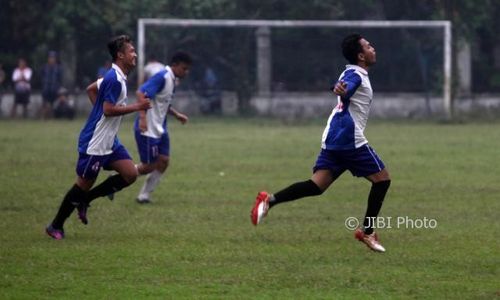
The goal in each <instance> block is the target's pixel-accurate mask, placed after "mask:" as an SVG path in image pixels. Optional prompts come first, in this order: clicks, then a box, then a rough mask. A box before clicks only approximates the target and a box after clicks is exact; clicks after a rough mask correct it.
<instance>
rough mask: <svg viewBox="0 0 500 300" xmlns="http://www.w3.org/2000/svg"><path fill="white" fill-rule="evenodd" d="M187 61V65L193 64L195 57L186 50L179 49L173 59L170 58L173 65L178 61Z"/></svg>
mask: <svg viewBox="0 0 500 300" xmlns="http://www.w3.org/2000/svg"><path fill="white" fill-rule="evenodd" d="M181 62H183V63H185V64H187V65H191V64H192V63H193V59H192V58H191V55H189V54H188V53H186V52H183V51H178V52H176V53H175V54H174V56H172V59H171V60H170V64H171V65H175V64H178V63H181Z"/></svg>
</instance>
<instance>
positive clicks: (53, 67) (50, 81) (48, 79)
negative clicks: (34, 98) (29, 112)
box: [39, 51, 63, 119]
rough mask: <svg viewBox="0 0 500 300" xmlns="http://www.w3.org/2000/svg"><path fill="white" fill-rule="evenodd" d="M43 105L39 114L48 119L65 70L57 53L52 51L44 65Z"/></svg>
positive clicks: (42, 73) (42, 75)
mask: <svg viewBox="0 0 500 300" xmlns="http://www.w3.org/2000/svg"><path fill="white" fill-rule="evenodd" d="M40 75H41V77H42V107H41V108H40V112H39V115H40V116H41V117H42V119H48V118H51V117H52V114H53V104H54V101H55V100H56V99H57V96H58V91H59V88H61V84H62V78H63V71H62V67H61V66H60V65H59V64H58V62H57V53H56V52H55V51H50V52H49V55H48V57H47V63H46V64H45V66H43V69H42V72H41V74H40Z"/></svg>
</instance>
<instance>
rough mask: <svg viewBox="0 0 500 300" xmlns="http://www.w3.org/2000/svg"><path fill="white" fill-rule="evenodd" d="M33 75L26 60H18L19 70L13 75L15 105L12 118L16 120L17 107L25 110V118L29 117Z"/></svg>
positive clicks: (16, 69)
mask: <svg viewBox="0 0 500 300" xmlns="http://www.w3.org/2000/svg"><path fill="white" fill-rule="evenodd" d="M32 74H33V72H32V70H31V68H30V67H28V64H27V62H26V60H25V59H24V58H20V59H19V60H18V64H17V68H15V69H14V72H13V73H12V82H13V83H14V104H13V105H12V110H11V112H10V116H11V117H12V118H15V117H16V115H17V106H18V105H21V107H22V108H23V113H22V115H23V118H26V117H28V109H27V108H28V104H29V102H30V95H31V83H30V82H31V75H32Z"/></svg>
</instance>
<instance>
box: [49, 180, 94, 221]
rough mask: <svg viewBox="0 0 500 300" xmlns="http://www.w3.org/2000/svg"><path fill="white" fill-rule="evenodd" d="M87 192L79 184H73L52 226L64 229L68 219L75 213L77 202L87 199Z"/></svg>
mask: <svg viewBox="0 0 500 300" xmlns="http://www.w3.org/2000/svg"><path fill="white" fill-rule="evenodd" d="M86 196H87V192H85V191H84V190H82V189H81V188H80V187H79V186H78V185H76V184H75V185H73V186H72V187H71V189H70V190H69V191H68V192H67V193H66V196H64V199H63V201H62V202H61V206H60V207H59V211H58V212H57V215H56V217H55V218H54V220H53V221H52V226H53V227H54V228H57V229H62V228H63V226H64V222H65V221H66V219H67V218H68V217H69V216H70V215H71V213H73V210H74V209H75V204H78V203H80V202H81V201H85V199H86Z"/></svg>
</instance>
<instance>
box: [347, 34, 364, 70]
mask: <svg viewBox="0 0 500 300" xmlns="http://www.w3.org/2000/svg"><path fill="white" fill-rule="evenodd" d="M362 38H363V37H362V36H361V35H360V34H357V33H354V34H350V35H348V36H346V37H345V38H344V40H343V41H342V54H343V55H344V57H345V59H347V61H348V62H349V63H350V64H353V65H356V64H357V63H358V54H359V53H361V52H363V47H361V44H360V43H359V41H360V40H361V39H362Z"/></svg>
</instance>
